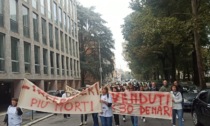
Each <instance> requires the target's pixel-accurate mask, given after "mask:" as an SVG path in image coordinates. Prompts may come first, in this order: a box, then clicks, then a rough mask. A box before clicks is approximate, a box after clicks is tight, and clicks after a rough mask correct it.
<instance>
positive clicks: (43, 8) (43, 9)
mask: <svg viewBox="0 0 210 126" xmlns="http://www.w3.org/2000/svg"><path fill="white" fill-rule="evenodd" d="M40 4H41V13H42V14H43V15H45V0H40Z"/></svg>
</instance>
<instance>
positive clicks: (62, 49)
mask: <svg viewBox="0 0 210 126" xmlns="http://www.w3.org/2000/svg"><path fill="white" fill-rule="evenodd" d="M60 42H61V51H63V52H64V43H63V32H60Z"/></svg>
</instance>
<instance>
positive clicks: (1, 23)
mask: <svg viewBox="0 0 210 126" xmlns="http://www.w3.org/2000/svg"><path fill="white" fill-rule="evenodd" d="M3 26H4V15H3V14H0V27H3Z"/></svg>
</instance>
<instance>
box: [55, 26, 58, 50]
mask: <svg viewBox="0 0 210 126" xmlns="http://www.w3.org/2000/svg"><path fill="white" fill-rule="evenodd" d="M55 42H56V49H57V50H59V39H58V29H57V28H55Z"/></svg>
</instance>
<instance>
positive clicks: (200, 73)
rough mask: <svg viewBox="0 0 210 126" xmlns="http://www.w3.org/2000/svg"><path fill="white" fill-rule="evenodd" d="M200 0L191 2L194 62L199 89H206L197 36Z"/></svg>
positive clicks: (198, 36) (198, 37)
mask: <svg viewBox="0 0 210 126" xmlns="http://www.w3.org/2000/svg"><path fill="white" fill-rule="evenodd" d="M199 3H200V0H191V5H192V14H193V19H194V29H193V33H194V44H195V51H196V59H197V60H196V61H197V69H198V77H199V85H200V88H201V89H205V88H206V83H205V76H204V70H203V63H202V56H201V46H200V35H199V31H198V29H199V26H198V9H199Z"/></svg>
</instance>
